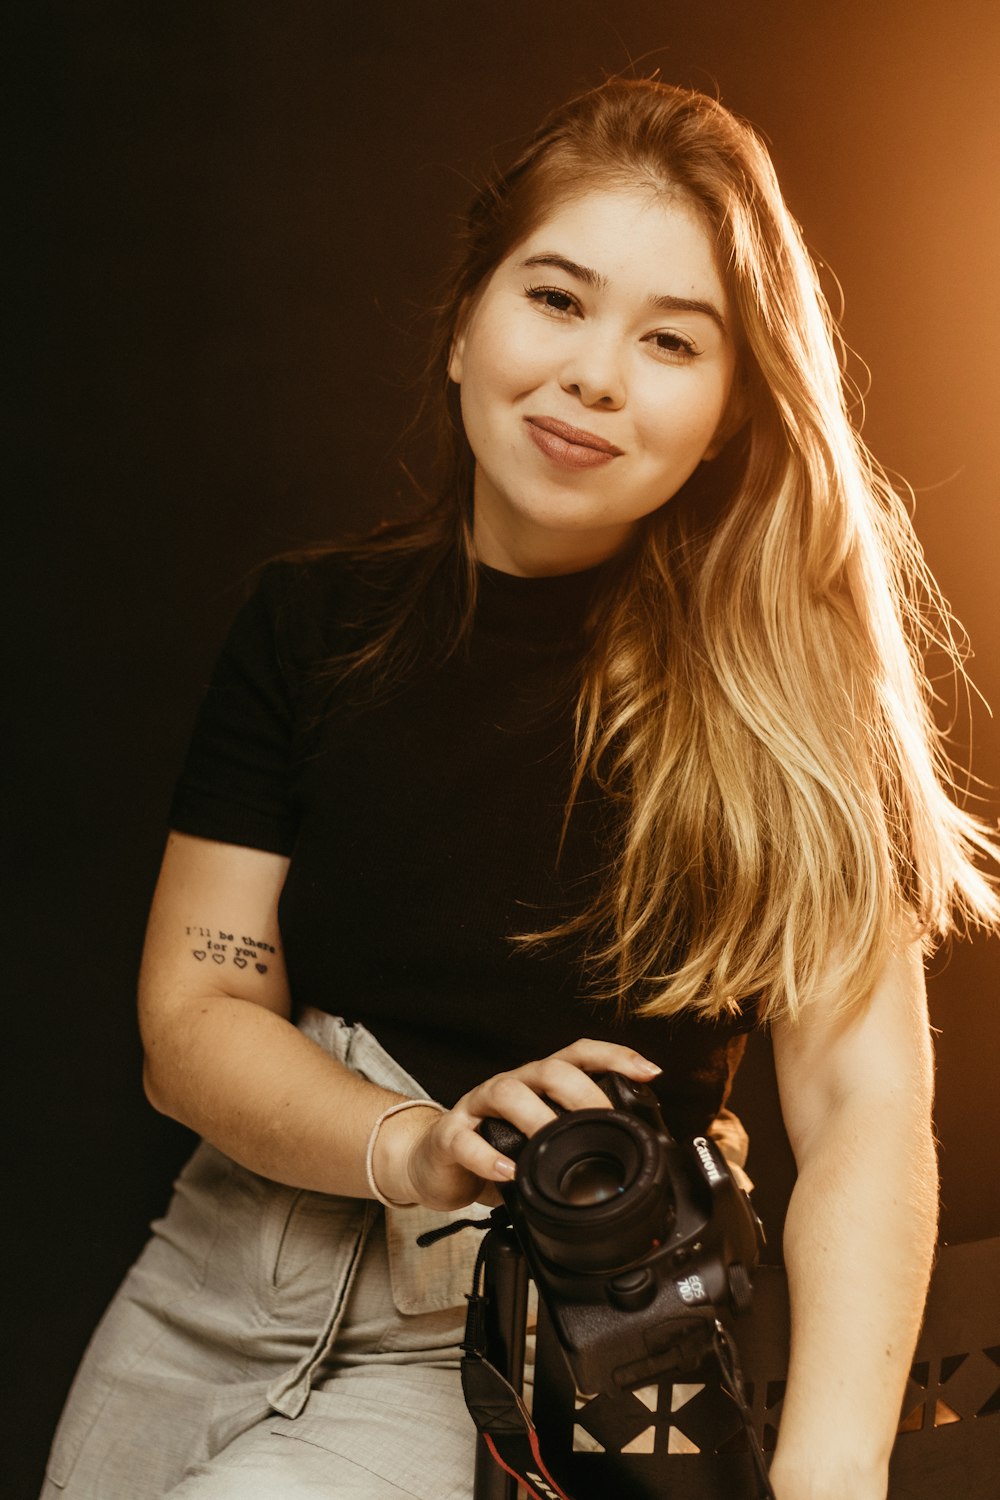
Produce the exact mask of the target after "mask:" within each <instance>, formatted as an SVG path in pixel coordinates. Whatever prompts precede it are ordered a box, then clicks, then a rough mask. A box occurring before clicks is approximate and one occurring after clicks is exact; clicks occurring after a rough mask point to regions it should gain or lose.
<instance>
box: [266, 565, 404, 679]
mask: <svg viewBox="0 0 1000 1500" xmlns="http://www.w3.org/2000/svg"><path fill="white" fill-rule="evenodd" d="M418 566H419V564H418V561H417V555H416V554H415V553H412V552H406V553H404V552H401V551H399V550H396V549H394V548H392V547H388V548H385V549H382V548H381V547H380V546H379V545H378V540H377V538H376V540H375V542H374V543H372V542H360V543H358V544H355V545H351V544H349V543H345V544H332V545H330V546H326V547H315V548H310V549H308V550H303V551H298V552H290V553H284V554H281V555H279V556H277V557H274V558H272V559H270V560H269V561H268V562H265V563H264V564H262V565H261V567H260V568H259V569H258V570H257V573H256V578H255V583H254V585H253V587H252V591H251V601H250V606H249V607H250V608H253V609H255V610H256V611H257V612H258V614H259V615H263V616H264V617H265V618H266V621H267V627H268V630H269V632H270V633H271V635H272V636H273V639H274V641H275V643H276V646H277V650H278V655H279V658H280V659H281V661H282V663H283V664H284V665H285V666H287V667H291V668H295V669H298V670H301V669H302V668H304V667H305V668H308V667H309V666H316V665H318V664H320V663H324V662H330V661H331V660H335V659H337V658H339V657H342V656H344V655H349V654H351V653H353V652H354V651H356V650H357V649H358V648H359V647H361V646H362V645H363V644H364V642H365V641H366V639H367V638H368V637H369V636H370V634H371V633H372V632H373V630H375V631H377V629H378V627H379V624H380V623H381V620H382V617H383V616H384V614H385V611H386V608H387V605H389V604H390V601H393V600H398V599H399V598H400V597H401V595H402V594H403V593H404V592H405V591H406V582H407V579H408V578H410V577H411V576H412V574H413V570H414V568H415V567H418Z"/></svg>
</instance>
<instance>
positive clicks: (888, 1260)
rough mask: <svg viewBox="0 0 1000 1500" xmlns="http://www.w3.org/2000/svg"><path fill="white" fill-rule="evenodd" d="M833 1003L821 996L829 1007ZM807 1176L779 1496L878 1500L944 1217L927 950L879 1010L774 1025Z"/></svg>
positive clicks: (876, 997)
mask: <svg viewBox="0 0 1000 1500" xmlns="http://www.w3.org/2000/svg"><path fill="white" fill-rule="evenodd" d="M820 1010H821V1007H819V1006H817V1007H816V1011H817V1012H819V1011H820ZM774 1048H775V1060H776V1065H777V1072H778V1084H779V1090H780V1094H781V1105H782V1113H783V1115H784V1119H785V1125H786V1128H787V1131H788V1136H789V1139H790V1141H791V1144H792V1148H793V1150H794V1152H795V1158H796V1162H797V1165H798V1179H797V1182H796V1185H795V1189H794V1191H793V1194H792V1199H791V1203H790V1205H789V1211H788V1218H787V1222H786V1226H785V1261H786V1265H787V1269H788V1281H789V1292H790V1296H791V1306H792V1349H791V1361H790V1367H789V1374H788V1387H787V1391H786V1395H785V1400H784V1406H783V1414H782V1420H781V1430H780V1437H779V1442H778V1449H777V1452H776V1454H775V1459H774V1465H773V1468H772V1481H773V1484H774V1488H775V1492H776V1494H777V1496H778V1500H845V1497H847V1496H850V1497H851V1500H882V1497H883V1496H884V1494H885V1491H886V1486H887V1475H888V1461H889V1454H890V1451H891V1448H892V1444H893V1440H894V1437H895V1433H896V1427H897V1423H898V1419H899V1414H900V1406H901V1403H902V1398H903V1390H904V1387H905V1383H906V1378H907V1373H908V1371H909V1367H910V1361H911V1359H912V1355H913V1348H914V1345H915V1343H916V1338H917V1334H918V1331H919V1327H920V1322H921V1317H922V1314H923V1307H924V1301H925V1298H926V1293H927V1284H928V1280H929V1277H930V1270H931V1264H932V1260H933V1254H934V1244H935V1235H936V1224H937V1162H936V1156H935V1150H934V1140H933V1129H932V1124H931V1106H932V1099H933V1057H932V1050H931V1041H930V1029H929V1025H928V1020H927V1007H926V997H925V993H924V984H923V973H922V967H921V962H920V956H919V952H918V950H917V947H916V945H912V946H910V947H908V948H906V949H905V950H904V951H902V952H901V953H900V954H899V955H898V956H896V957H895V958H893V959H892V960H891V961H890V963H889V964H888V965H887V966H886V969H885V971H884V973H883V974H882V976H881V979H880V981H879V983H878V985H877V986H876V988H875V991H874V993H873V995H872V997H871V1001H870V1003H869V1004H868V1006H867V1008H866V1009H864V1010H863V1011H861V1012H859V1013H858V1014H856V1015H854V1016H852V1017H850V1018H849V1019H847V1020H846V1021H841V1022H840V1023H839V1024H830V1023H829V1022H825V1021H824V1020H823V1019H822V1017H821V1015H820V1014H811V1013H810V1014H807V1016H806V1018H805V1019H804V1020H803V1021H802V1023H801V1024H800V1025H798V1026H791V1025H787V1024H786V1025H780V1026H777V1027H776V1028H775V1034H774Z"/></svg>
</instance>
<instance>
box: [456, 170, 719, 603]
mask: <svg viewBox="0 0 1000 1500" xmlns="http://www.w3.org/2000/svg"><path fill="white" fill-rule="evenodd" d="M733 334H734V330H733V327H732V313H731V310H730V308H729V305H728V300H727V297H726V293H725V289H724V287H723V284H722V278H721V276H720V275H719V271H718V268H717V266H716V261H715V254H714V250H713V246H712V242H711V240H710V238H709V235H708V234H707V232H706V230H705V228H704V227H703V224H702V221H701V219H700V218H699V217H698V216H697V213H696V212H695V210H694V209H693V208H692V207H691V206H690V204H689V202H688V201H687V200H686V199H685V198H684V197H683V196H681V195H677V196H676V197H674V198H672V199H667V198H663V197H660V198H654V197H653V196H652V195H651V194H647V193H645V192H642V191H639V190H637V189H636V190H627V189H622V190H615V189H610V188H609V189H607V190H605V191H598V192H592V193H588V194H587V195H586V196H585V197H581V198H578V199H575V200H573V201H571V202H569V203H566V204H564V205H563V206H562V207H561V208H558V209H557V210H556V211H555V212H554V213H553V214H551V215H550V217H548V218H547V219H544V220H543V221H542V222H541V224H539V226H538V227H537V228H536V229H535V230H534V231H533V232H532V233H531V234H529V235H528V236H527V238H526V239H524V240H522V241H521V243H520V244H519V245H517V246H516V247H515V249H514V250H513V251H512V252H511V253H510V255H508V256H507V258H506V259H505V260H503V261H501V263H500V265H499V266H498V267H497V269H496V270H495V271H494V273H493V275H492V276H491V277H490V279H489V281H488V282H487V283H486V285H485V287H484V289H483V290H482V292H481V293H480V295H479V296H478V298H477V300H476V301H475V303H474V304H473V306H472V309H471V311H470V313H469V315H468V317H467V318H466V319H465V321H464V323H463V325H462V328H461V330H460V332H459V333H458V335H457V336H456V339H455V343H454V346H453V349H452V355H451V361H450V364H449V374H450V375H451V378H452V380H454V381H456V382H457V383H458V384H459V385H460V386H461V403H462V420H463V422H464V425H465V431H466V434H467V436H468V439H469V443H470V444H471V447H472V451H473V453H474V455H475V459H476V472H475V490H474V497H475V525H474V537H475V545H476V552H477V555H478V557H479V558H480V560H481V561H483V562H485V563H487V564H488V565H490V566H491V567H495V568H499V569H501V570H502V571H504V572H508V573H520V574H527V575H530V574H544V573H560V572H572V571H575V570H577V569H580V568H586V567H590V566H592V565H593V564H595V563H598V562H601V561H603V559H604V558H606V557H610V556H611V555H612V553H614V552H617V551H618V549H619V548H620V547H621V546H622V545H623V544H624V543H625V541H626V539H627V538H628V535H629V533H630V532H631V530H632V528H633V527H634V526H635V524H636V522H637V521H638V520H639V519H640V518H641V517H642V516H645V515H648V514H649V513H650V512H651V511H654V510H656V509H657V508H658V507H659V506H661V505H663V504H664V502H665V501H667V500H669V499H670V497H671V496H672V495H674V494H676V493H677V491H678V490H679V489H680V487H681V485H682V484H683V483H684V481H685V480H686V479H687V478H688V477H689V476H690V475H691V474H692V473H693V471H694V470H695V468H697V466H698V464H699V463H700V462H701V461H702V459H704V458H711V457H712V456H713V455H714V454H715V453H716V452H717V451H718V449H719V447H720V446H721V444H722V441H723V440H724V438H725V437H726V436H728V434H729V431H730V430H731V424H727V423H726V420H725V419H726V414H727V408H728V406H729V398H730V392H731V388H732V384H733V376H734V372H735V368H736V353H735V347H734V337H733Z"/></svg>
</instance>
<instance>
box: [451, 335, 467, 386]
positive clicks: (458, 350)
mask: <svg viewBox="0 0 1000 1500" xmlns="http://www.w3.org/2000/svg"><path fill="white" fill-rule="evenodd" d="M464 356H465V330H464V328H463V329H462V330H461V331H460V332H459V333H456V334H455V337H454V338H453V339H452V341H451V348H450V349H449V350H448V379H449V380H452V381H454V383H455V384H456V385H461V384H462V360H463V358H464Z"/></svg>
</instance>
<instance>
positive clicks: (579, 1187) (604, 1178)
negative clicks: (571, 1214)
mask: <svg viewBox="0 0 1000 1500" xmlns="http://www.w3.org/2000/svg"><path fill="white" fill-rule="evenodd" d="M624 1191H625V1166H624V1163H623V1162H622V1161H621V1159H620V1158H617V1157H614V1156H603V1155H602V1156H581V1157H580V1159H579V1160H578V1161H574V1162H570V1164H569V1165H568V1166H567V1167H564V1168H563V1172H562V1176H561V1177H560V1178H559V1195H560V1197H561V1198H562V1199H563V1200H564V1201H565V1202H566V1203H572V1204H574V1205H575V1206H576V1207H578V1208H589V1207H590V1206H591V1204H594V1203H607V1201H608V1199H609V1198H617V1197H618V1195H619V1193H623V1192H624Z"/></svg>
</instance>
